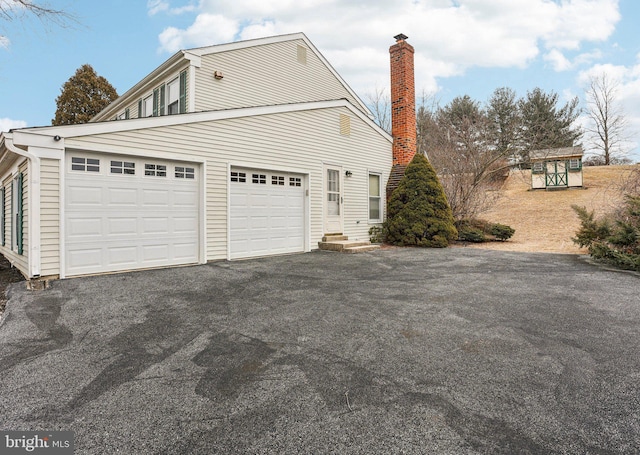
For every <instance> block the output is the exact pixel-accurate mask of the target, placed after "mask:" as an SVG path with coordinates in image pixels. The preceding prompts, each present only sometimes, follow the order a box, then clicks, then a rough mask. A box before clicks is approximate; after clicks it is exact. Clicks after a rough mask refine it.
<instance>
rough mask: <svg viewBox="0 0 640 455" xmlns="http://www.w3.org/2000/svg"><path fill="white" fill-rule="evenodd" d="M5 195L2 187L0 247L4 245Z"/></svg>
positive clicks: (5, 226)
mask: <svg viewBox="0 0 640 455" xmlns="http://www.w3.org/2000/svg"><path fill="white" fill-rule="evenodd" d="M6 195H7V193H6V189H5V187H4V186H3V187H2V195H1V196H0V197H2V201H1V202H0V203H1V205H2V207H1V208H0V210H2V213H0V216H2V225H0V231H1V232H0V236H2V246H5V245H6V240H5V232H6V229H7V223H6V222H5V217H6V216H7V212H6V208H7V207H6V201H5V199H4V198H5V197H6Z"/></svg>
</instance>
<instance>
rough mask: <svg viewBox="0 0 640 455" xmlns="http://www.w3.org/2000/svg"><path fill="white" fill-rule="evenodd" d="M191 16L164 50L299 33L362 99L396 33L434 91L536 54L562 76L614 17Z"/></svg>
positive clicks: (405, 9) (235, 4) (278, 6)
mask: <svg viewBox="0 0 640 455" xmlns="http://www.w3.org/2000/svg"><path fill="white" fill-rule="evenodd" d="M154 3H167V7H168V8H170V6H169V5H168V0H154ZM174 3H175V1H174ZM185 4H186V5H192V2H186V3H185ZM197 11H198V16H197V17H196V19H195V21H194V22H193V24H192V25H190V26H189V27H186V28H175V27H170V28H167V29H166V30H164V31H163V32H162V33H161V34H160V50H161V51H162V50H164V51H169V52H175V51H176V50H178V49H180V48H188V47H196V46H205V45H211V44H218V43H222V42H229V41H234V40H238V39H249V38H257V37H262V36H270V35H276V34H283V33H292V32H304V33H305V34H306V35H307V36H308V37H309V38H310V39H311V40H312V41H313V42H314V44H315V45H316V46H318V48H319V49H320V50H321V51H322V52H323V54H324V55H325V57H327V59H328V60H329V61H330V62H331V63H332V64H333V65H334V66H335V67H336V69H337V70H338V72H339V73H340V74H341V75H342V76H343V77H344V78H345V79H346V80H347V81H349V83H350V84H352V86H353V88H354V89H355V90H356V92H358V93H363V92H366V91H369V90H371V88H372V87H374V86H375V84H376V83H377V84H378V85H380V84H381V83H382V84H385V85H386V84H387V80H388V48H389V46H390V45H391V44H393V39H392V37H393V35H395V34H397V33H405V34H406V35H408V36H409V40H408V41H409V42H410V43H411V44H412V45H413V46H414V47H415V48H416V81H420V82H419V84H418V85H419V89H422V88H425V89H427V90H431V89H433V88H435V87H437V84H436V80H437V78H442V77H450V76H453V75H461V74H463V73H464V72H465V71H466V70H467V69H469V68H472V67H500V68H509V67H511V68H513V67H516V68H526V67H527V66H528V65H529V64H530V63H531V62H532V61H533V60H535V59H536V58H538V57H539V56H540V55H541V54H542V55H544V58H545V59H547V60H548V61H549V62H551V63H552V64H553V66H554V67H555V68H557V69H558V70H565V69H568V68H571V67H575V66H576V65H579V64H584V63H588V62H590V61H593V58H595V55H593V54H590V53H589V52H585V53H582V54H580V55H578V56H577V57H567V56H566V55H567V51H570V52H572V53H574V54H575V52H576V51H578V50H579V49H580V48H581V46H583V45H584V44H586V43H597V42H601V41H603V40H606V39H607V38H608V37H609V36H610V35H611V34H612V32H613V30H614V27H615V25H616V23H617V22H618V21H619V20H620V12H619V8H618V0H562V1H550V0H458V1H456V2H452V1H451V0H421V1H416V0H395V1H394V2H391V3H390V2H388V1H382V0H270V1H261V2H256V1H255V0H234V1H229V2H221V1H219V0H200V3H199V4H198V9H197ZM572 60H573V61H572Z"/></svg>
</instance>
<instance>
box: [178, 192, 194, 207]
mask: <svg viewBox="0 0 640 455" xmlns="http://www.w3.org/2000/svg"><path fill="white" fill-rule="evenodd" d="M173 197H174V204H175V205H176V206H179V207H189V208H195V207H196V206H197V201H198V199H197V192H196V191H181V190H175V191H174V192H173Z"/></svg>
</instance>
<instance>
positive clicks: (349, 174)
mask: <svg viewBox="0 0 640 455" xmlns="http://www.w3.org/2000/svg"><path fill="white" fill-rule="evenodd" d="M344 175H346V176H347V177H351V176H352V175H353V172H351V171H347V172H345V173H344Z"/></svg>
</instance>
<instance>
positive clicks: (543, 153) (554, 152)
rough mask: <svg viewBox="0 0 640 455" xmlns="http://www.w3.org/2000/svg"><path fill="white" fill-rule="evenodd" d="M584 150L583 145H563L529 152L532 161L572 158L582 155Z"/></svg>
mask: <svg viewBox="0 0 640 455" xmlns="http://www.w3.org/2000/svg"><path fill="white" fill-rule="evenodd" d="M582 155H584V151H583V150H582V147H581V146H577V147H562V148H556V149H541V150H533V151H531V152H530V153H529V158H530V159H531V161H544V160H550V159H554V158H572V157H582Z"/></svg>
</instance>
